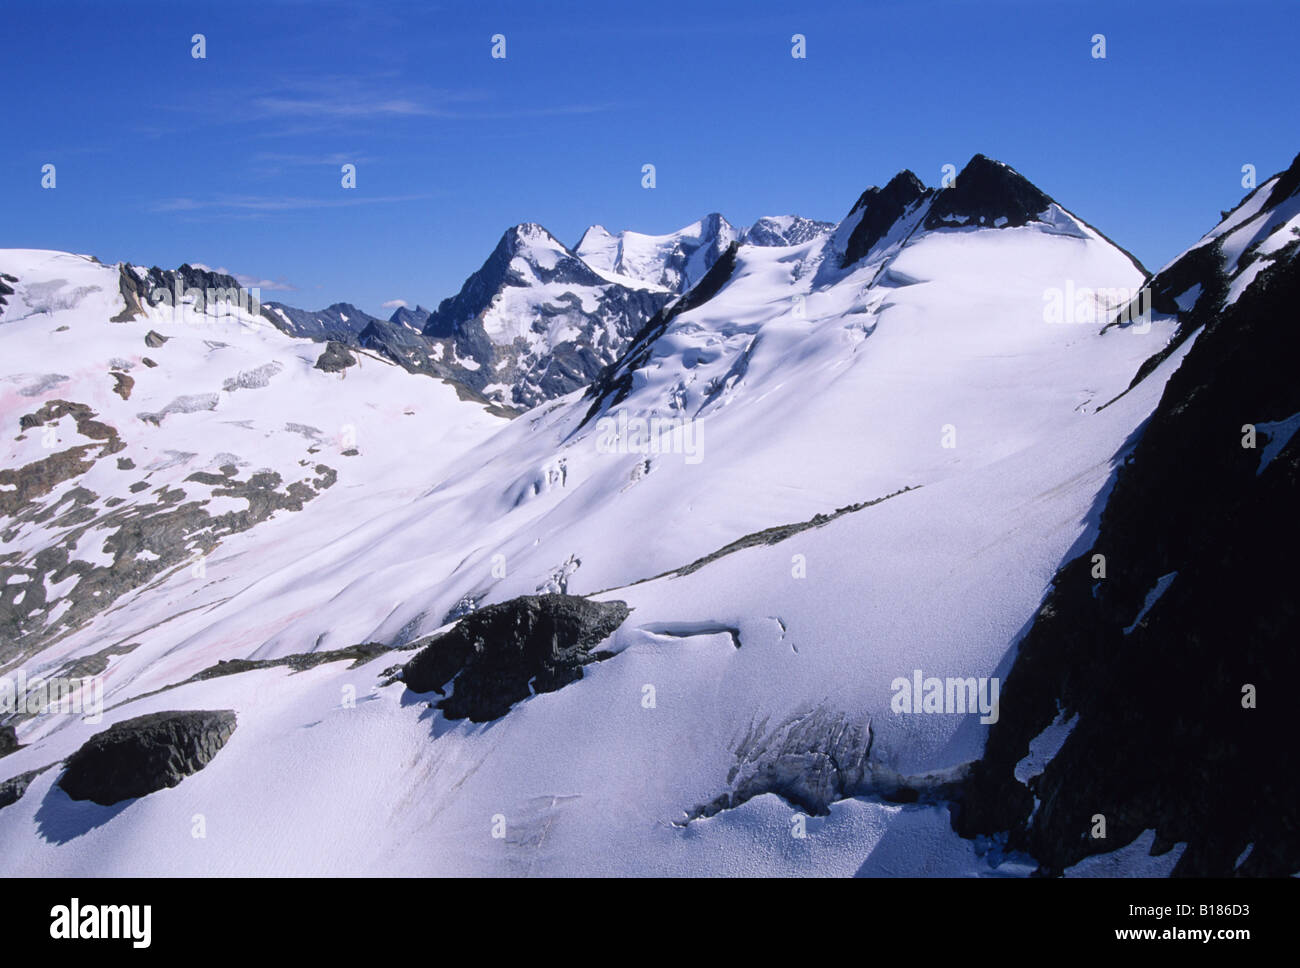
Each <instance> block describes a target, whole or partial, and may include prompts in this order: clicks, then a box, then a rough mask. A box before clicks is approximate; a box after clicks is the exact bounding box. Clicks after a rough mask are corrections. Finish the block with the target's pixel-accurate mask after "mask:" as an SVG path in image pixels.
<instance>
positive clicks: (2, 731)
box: [0, 726, 20, 756]
mask: <svg viewBox="0 0 1300 968" xmlns="http://www.w3.org/2000/svg"><path fill="white" fill-rule="evenodd" d="M19 745H20V744H19V742H18V734H17V733H16V732H15V731H14V728H13V727H12V726H0V756H8V755H9V754H10V753H12V752H13V751H14V750H16V749H18V747H19Z"/></svg>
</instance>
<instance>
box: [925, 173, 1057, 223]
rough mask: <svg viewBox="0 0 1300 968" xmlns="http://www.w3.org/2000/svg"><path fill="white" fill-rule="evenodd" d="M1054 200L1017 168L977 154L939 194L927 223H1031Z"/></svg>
mask: <svg viewBox="0 0 1300 968" xmlns="http://www.w3.org/2000/svg"><path fill="white" fill-rule="evenodd" d="M1051 204H1052V200H1051V199H1050V198H1049V197H1048V196H1046V195H1044V194H1043V193H1042V192H1040V191H1039V190H1038V189H1037V188H1035V187H1034V185H1033V184H1031V183H1030V181H1029V180H1028V179H1027V178H1025V177H1024V176H1023V175H1021V174H1020V173H1019V172H1018V171H1016V170H1015V169H1014V168H1012V167H1010V166H1009V165H1004V164H1002V163H1001V162H999V161H994V160H993V159H991V158H986V157H984V156H983V155H976V156H975V157H974V158H972V159H971V160H970V161H968V162H967V163H966V167H965V168H963V169H962V170H961V172H960V173H959V174H958V175H957V180H956V182H954V183H953V184H952V185H951V186H949V187H948V188H946V189H944V190H943V191H941V192H939V194H938V195H936V196H935V199H934V201H933V202H932V203H931V205H930V211H929V212H928V213H927V214H926V216H925V227H926V228H927V229H941V228H945V227H953V226H984V227H986V228H989V227H993V228H1010V227H1015V226H1020V225H1028V224H1029V223H1030V222H1034V221H1037V220H1038V218H1037V217H1038V215H1039V213H1040V212H1042V211H1043V210H1044V209H1046V208H1047V207H1048V206H1049V205H1051ZM1003 220H1005V221H1003Z"/></svg>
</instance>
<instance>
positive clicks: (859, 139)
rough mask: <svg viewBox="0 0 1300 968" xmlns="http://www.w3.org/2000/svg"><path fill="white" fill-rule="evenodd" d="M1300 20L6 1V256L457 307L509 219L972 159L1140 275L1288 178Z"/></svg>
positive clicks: (736, 202)
mask: <svg viewBox="0 0 1300 968" xmlns="http://www.w3.org/2000/svg"><path fill="white" fill-rule="evenodd" d="M1297 7H1298V5H1297V4H1296V3H1294V2H1292V0H1277V2H1267V0H1264V2H1260V0H1256V2H1247V3H1229V2H1214V0H1180V2H1176V3H1166V2H1155V0H1146V2H1144V0H1126V2H1122V3H1111V2H1104V0H1080V2H1072V0H1026V2H1016V0H981V2H973V0H947V2H940V0H934V2H926V0H882V2H874V0H856V2H823V3H792V2H781V3H768V2H761V0H746V2H729V0H728V2H710V3H701V2H698V0H697V2H693V3H679V2H674V0H656V2H654V3H624V2H614V0H606V2H601V3H595V2H592V3H566V2H563V0H550V2H544V3H543V2H533V0H528V2H525V0H514V2H509V3H497V2H489V0H476V2H473V3H445V4H435V3H416V2H411V3H393V2H375V0H372V2H369V3H366V4H365V5H364V8H363V9H359V8H361V5H359V4H358V5H349V4H332V3H312V2H305V0H303V2H275V0H271V2H268V0H262V2H259V3H248V4H245V3H242V2H226V3H220V4H209V3H191V2H185V0H168V2H165V3H156V4H155V3H145V2H135V0H117V2H114V3H108V2H95V3H75V4H74V3H65V2H60V0H49V2H42V3H28V2H26V0H17V2H15V0H6V2H5V4H4V6H3V13H2V14H0V31H2V33H0V50H3V56H2V57H0V80H3V90H4V91H5V98H4V107H3V111H0V132H2V133H0V139H2V140H3V144H4V150H3V151H2V152H0V185H2V186H3V193H2V194H0V246H2V247H31V248H52V249H67V250H71V251H75V252H87V253H93V254H95V255H97V256H99V257H100V258H101V259H102V260H103V261H105V262H110V261H118V260H127V261H132V262H139V263H143V264H146V265H151V264H157V265H161V266H164V267H173V266H176V265H179V264H180V263H182V262H200V263H205V264H207V265H210V266H214V267H224V268H227V269H229V270H231V271H234V272H237V273H240V274H243V275H247V276H250V277H254V278H255V280H256V281H259V282H262V283H263V292H262V298H263V299H264V300H266V299H280V300H282V301H285V302H288V303H291V304H293V305H297V306H301V307H303V308H308V309H317V308H321V307H323V306H325V305H327V304H329V303H332V302H336V301H350V302H354V303H356V304H357V305H358V306H360V307H361V308H363V309H365V310H367V311H369V312H372V313H375V314H377V315H380V314H382V315H387V314H388V312H389V310H385V309H381V306H382V304H383V303H385V302H389V301H391V300H396V299H402V300H405V301H407V302H408V303H410V304H411V305H414V304H416V303H417V302H420V303H423V304H424V305H426V306H431V305H435V304H436V302H437V301H438V300H439V299H442V298H444V297H446V296H449V295H451V294H453V293H454V292H455V291H456V290H457V289H459V287H460V285H461V283H462V282H463V281H464V279H465V277H466V276H467V275H468V274H469V273H471V272H472V271H474V270H475V269H476V268H478V266H479V265H480V264H481V263H482V261H483V260H484V259H485V258H486V257H487V255H488V254H489V252H490V251H491V249H492V247H493V246H494V245H495V244H496V242H497V240H498V239H499V237H500V235H501V233H502V231H503V230H504V229H505V228H506V227H507V226H509V225H512V224H515V223H517V222H522V221H532V222H540V223H541V224H543V225H545V226H546V227H547V228H549V229H550V230H551V231H552V232H553V233H554V234H555V235H556V236H558V237H559V238H560V239H561V240H562V241H564V242H565V243H567V244H569V245H573V244H576V242H577V240H578V238H579V236H580V235H581V233H582V230H583V229H584V228H585V227H586V226H587V225H589V224H591V223H601V224H603V225H605V226H607V227H608V228H610V229H611V230H615V231H617V230H618V229H622V228H630V229H635V230H637V231H642V232H650V233H661V232H668V231H671V230H674V229H676V228H679V227H681V226H683V225H686V224H688V223H690V222H692V221H694V220H695V219H697V218H699V217H701V216H702V215H704V214H706V213H708V212H710V211H719V212H722V213H723V214H724V215H725V216H726V217H727V218H728V219H729V220H730V221H732V222H733V223H734V224H737V225H741V224H748V223H749V222H752V221H753V220H754V219H756V218H758V217H759V216H761V215H769V214H784V213H790V212H794V213H798V214H801V215H807V216H810V217H814V218H819V219H825V220H827V221H836V220H838V219H840V218H841V217H843V216H844V215H845V214H846V213H847V211H848V210H849V208H850V207H851V205H852V204H853V202H854V200H855V199H856V198H857V196H858V194H859V193H860V192H861V191H862V190H863V189H864V188H866V187H868V186H869V185H872V184H884V182H885V181H887V180H888V179H889V178H890V177H891V176H892V175H893V174H894V173H895V172H896V171H898V170H899V169H902V168H911V169H912V170H913V171H915V172H916V173H917V174H918V175H919V176H920V177H921V178H922V180H923V181H925V182H926V183H927V184H931V185H934V184H937V183H938V182H939V180H940V178H941V169H942V166H943V165H945V164H954V165H957V166H958V167H960V166H961V165H962V164H963V163H964V162H965V161H966V160H967V159H968V158H969V157H970V156H971V155H972V154H974V153H975V152H983V153H984V154H987V155H990V156H992V157H994V158H998V159H999V160H1002V161H1005V162H1007V163H1008V164H1011V165H1013V166H1015V167H1016V168H1018V169H1019V170H1020V171H1021V172H1022V173H1024V174H1025V175H1026V176H1028V177H1029V178H1030V179H1031V180H1032V181H1034V182H1035V183H1036V184H1037V185H1038V186H1039V187H1040V188H1042V189H1043V190H1044V191H1046V192H1047V193H1048V194H1049V195H1052V196H1053V197H1054V198H1056V199H1057V200H1058V201H1059V202H1061V203H1062V204H1063V205H1065V206H1066V207H1067V208H1069V209H1071V210H1072V211H1074V212H1075V213H1076V214H1078V215H1080V216H1081V217H1083V218H1084V219H1086V220H1087V221H1089V222H1090V223H1091V224H1093V225H1095V226H1096V227H1098V228H1099V229H1101V230H1102V231H1103V232H1105V233H1106V234H1108V235H1109V236H1110V237H1111V238H1113V239H1114V240H1115V241H1117V242H1118V243H1120V244H1121V245H1123V246H1125V247H1126V248H1128V249H1130V250H1131V251H1132V252H1133V253H1134V254H1136V255H1137V256H1138V257H1139V258H1140V259H1142V260H1143V261H1144V262H1145V263H1146V264H1147V266H1148V268H1157V267H1158V266H1159V265H1161V264H1162V263H1164V262H1165V261H1167V260H1168V259H1170V258H1171V257H1173V256H1174V255H1176V254H1177V253H1178V252H1179V251H1181V250H1182V249H1183V248H1185V247H1186V246H1187V245H1188V244H1190V243H1191V242H1193V241H1194V240H1195V239H1196V238H1197V237H1199V235H1200V234H1201V233H1202V232H1204V231H1205V230H1206V229H1208V228H1209V227H1210V226H1211V225H1212V224H1213V223H1214V222H1215V221H1216V220H1217V214H1218V212H1219V210H1220V209H1225V208H1229V207H1231V206H1232V205H1233V204H1235V203H1236V202H1237V201H1238V200H1239V199H1240V197H1241V196H1242V195H1243V194H1244V193H1245V190H1244V189H1243V188H1242V185H1241V179H1242V174H1241V168H1242V166H1243V165H1244V164H1253V165H1255V166H1256V168H1257V170H1258V172H1259V178H1260V180H1263V178H1265V177H1267V176H1268V175H1269V174H1271V173H1273V172H1275V171H1277V170H1279V169H1281V168H1283V167H1285V166H1286V165H1287V164H1289V163H1290V161H1291V159H1292V158H1293V157H1294V155H1295V154H1296V153H1297V152H1300V125H1298V124H1297V114H1298V112H1297V107H1296V104H1297V101H1296V92H1297V90H1300V58H1297V57H1296V56H1295V52H1296V50H1298V49H1300V16H1298V14H1300V10H1297ZM195 33H203V34H204V35H205V36H206V44H207V57H206V59H203V60H196V59H194V58H193V57H192V56H191V41H190V38H191V36H192V35H193V34H195ZM498 33H500V34H504V35H505V37H506V54H507V56H506V58H505V59H504V60H500V59H493V58H492V57H491V56H490V54H491V46H492V42H491V38H492V35H494V34H498ZM795 33H801V34H803V35H805V37H806V38H807V41H806V43H807V57H806V58H805V59H802V60H798V59H795V58H792V57H791V56H790V52H791V36H792V35H793V34H795ZM1094 33H1103V34H1105V36H1106V44H1107V51H1106V54H1107V56H1106V59H1105V60H1097V59H1094V58H1093V57H1092V56H1091V47H1092V43H1091V37H1092V35H1093V34H1094ZM345 162H348V163H353V164H355V165H356V166H357V187H356V188H355V189H344V188H343V187H342V186H341V184H340V180H341V177H342V176H341V174H340V166H341V165H342V164H343V163H345ZM47 163H48V164H54V165H56V172H57V187H56V188H55V189H53V190H47V189H42V188H41V184H40V182H41V166H42V165H44V164H47ZM647 163H650V164H654V165H655V166H656V170H657V187H655V188H654V189H653V190H647V189H643V188H642V187H641V166H642V165H644V164H647ZM268 283H278V284H282V285H285V286H289V287H292V289H286V290H283V291H273V290H272V289H271V288H270V287H269V285H267V284H268Z"/></svg>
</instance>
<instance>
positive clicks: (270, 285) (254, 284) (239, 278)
mask: <svg viewBox="0 0 1300 968" xmlns="http://www.w3.org/2000/svg"><path fill="white" fill-rule="evenodd" d="M190 265H192V266H194V268H196V269H203V270H205V271H206V272H216V273H220V274H221V275H224V276H230V277H232V278H233V279H234V280H235V282H237V283H239V284H240V285H241V286H243V287H244V288H245V289H273V290H276V291H277V292H297V291H298V287H297V286H295V285H293V283H290V282H286V281H285V280H284V279H259V278H257V276H250V275H247V274H246V273H243V272H235V271H234V270H233V269H227V268H226V267H225V266H217V267H216V268H215V269H214V268H212V267H211V266H206V265H204V264H203V263H202V262H192V263H190Z"/></svg>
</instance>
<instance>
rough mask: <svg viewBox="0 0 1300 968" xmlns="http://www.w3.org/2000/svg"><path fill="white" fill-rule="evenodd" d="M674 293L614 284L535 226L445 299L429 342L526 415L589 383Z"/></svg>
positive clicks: (473, 383)
mask: <svg viewBox="0 0 1300 968" xmlns="http://www.w3.org/2000/svg"><path fill="white" fill-rule="evenodd" d="M671 296H672V294H671V293H668V292H663V291H655V290H651V289H646V288H635V287H632V286H625V285H620V284H619V283H617V282H611V281H609V280H608V279H605V278H604V277H602V276H601V275H600V274H598V273H597V272H596V271H595V270H593V269H592V268H591V267H590V266H589V265H587V263H586V262H584V261H583V260H582V259H580V258H579V257H578V256H577V255H575V254H574V253H573V252H572V251H570V250H569V249H568V248H567V247H566V246H564V244H563V243H561V242H560V241H559V240H557V239H556V238H555V237H554V236H552V235H551V234H550V233H549V232H547V231H546V229H544V228H542V226H540V225H534V224H528V223H526V224H523V225H517V226H515V227H513V228H511V229H509V230H508V231H507V232H506V233H505V234H504V235H503V236H502V237H501V241H500V242H498V243H497V247H496V249H494V250H493V252H492V255H491V256H489V257H488V259H487V261H486V262H484V263H483V266H482V267H481V268H480V269H479V270H478V271H477V272H475V273H474V274H473V275H472V276H470V277H469V279H468V280H466V282H465V285H464V286H462V287H461V290H460V292H459V293H457V294H456V295H455V296H453V297H451V298H450V299H444V300H443V301H442V302H441V303H439V305H438V308H437V310H436V311H435V312H434V313H432V314H431V315H430V316H429V318H428V320H427V322H426V324H425V327H424V337H425V338H426V340H427V341H429V343H430V347H431V351H432V352H433V353H434V354H435V355H436V358H437V359H438V360H439V361H440V362H442V363H443V364H444V365H447V366H451V367H453V369H454V371H455V376H456V379H458V380H461V381H462V382H464V383H465V384H466V385H467V386H469V387H471V388H472V389H474V390H476V391H478V392H480V393H484V394H485V395H487V396H488V397H489V398H490V399H495V400H497V401H498V402H500V403H502V404H505V405H507V406H514V407H519V408H525V409H526V408H529V407H533V406H536V405H537V404H539V403H541V402H543V401H544V400H547V399H551V398H554V397H557V396H561V395H563V394H565V393H569V392H570V391H572V390H576V389H578V388H579V387H582V386H585V385H587V384H588V383H590V382H591V380H592V379H593V378H594V377H595V376H596V375H597V374H598V373H599V372H600V370H601V368H602V367H604V366H606V365H608V364H610V363H612V362H613V361H614V360H615V359H616V358H617V357H618V355H619V354H620V353H621V352H622V350H623V348H624V347H625V346H626V345H627V341H628V340H629V339H630V338H631V337H632V335H633V334H634V333H636V332H637V330H639V329H640V328H641V326H642V324H643V323H644V322H645V320H647V319H649V318H650V317H651V316H653V315H654V313H655V312H656V311H657V310H658V309H659V308H660V307H662V306H663V305H664V304H665V303H666V302H667V301H668V300H669V299H670V298H671Z"/></svg>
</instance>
